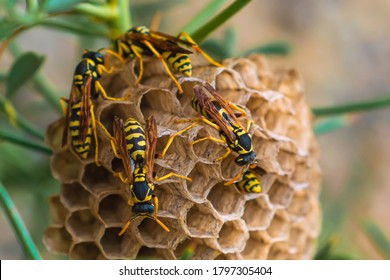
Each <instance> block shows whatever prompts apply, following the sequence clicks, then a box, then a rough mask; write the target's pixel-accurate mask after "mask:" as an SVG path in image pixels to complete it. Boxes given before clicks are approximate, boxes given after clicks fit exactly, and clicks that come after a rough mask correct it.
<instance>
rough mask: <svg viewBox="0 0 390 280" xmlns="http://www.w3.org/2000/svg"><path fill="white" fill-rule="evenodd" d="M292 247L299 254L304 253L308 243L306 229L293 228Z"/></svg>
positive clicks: (291, 231)
mask: <svg viewBox="0 0 390 280" xmlns="http://www.w3.org/2000/svg"><path fill="white" fill-rule="evenodd" d="M289 242H290V247H291V248H295V250H296V251H298V252H303V251H304V249H305V246H306V243H307V235H306V232H305V230H304V229H302V228H300V227H299V226H292V227H291V229H290V240H289Z"/></svg>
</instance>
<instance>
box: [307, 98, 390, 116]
mask: <svg viewBox="0 0 390 280" xmlns="http://www.w3.org/2000/svg"><path fill="white" fill-rule="evenodd" d="M387 106H390V97H388V96H387V97H382V98H378V99H373V100H367V101H364V102H356V103H350V104H344V105H339V106H334V107H323V108H313V109H312V111H313V114H314V115H315V116H316V117H324V116H329V115H336V114H345V113H350V112H360V111H367V110H373V109H379V108H383V107H387Z"/></svg>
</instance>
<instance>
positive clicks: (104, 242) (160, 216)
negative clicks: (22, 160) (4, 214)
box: [44, 33, 321, 259]
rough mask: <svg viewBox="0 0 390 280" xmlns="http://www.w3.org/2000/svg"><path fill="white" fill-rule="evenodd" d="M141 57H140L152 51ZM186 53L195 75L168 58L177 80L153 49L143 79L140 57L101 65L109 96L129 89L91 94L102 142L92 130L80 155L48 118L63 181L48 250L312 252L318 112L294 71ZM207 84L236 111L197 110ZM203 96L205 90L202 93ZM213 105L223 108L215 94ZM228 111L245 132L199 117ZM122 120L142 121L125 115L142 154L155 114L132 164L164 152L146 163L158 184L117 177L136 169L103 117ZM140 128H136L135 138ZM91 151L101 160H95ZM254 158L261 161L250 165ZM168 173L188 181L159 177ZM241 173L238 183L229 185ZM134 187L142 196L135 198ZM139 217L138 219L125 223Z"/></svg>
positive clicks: (86, 253) (236, 255)
mask: <svg viewBox="0 0 390 280" xmlns="http://www.w3.org/2000/svg"><path fill="white" fill-rule="evenodd" d="M151 34H152V33H151ZM137 38H138V37H136V36H134V37H132V39H137ZM125 39H126V38H124V37H123V40H125ZM129 44H131V42H129V41H124V42H123V44H122V45H123V46H122V47H123V54H126V53H128V52H127V46H128V45H129ZM140 54H141V55H143V57H145V54H146V52H140ZM189 56H190V58H191V65H192V77H186V76H185V75H184V74H182V73H180V71H176V70H175V69H173V68H172V67H171V66H172V65H170V64H168V66H169V67H171V68H170V69H171V72H172V73H173V74H174V77H175V78H177V81H176V80H175V79H173V78H172V77H171V76H169V75H168V74H167V71H166V69H165V68H164V65H163V64H162V63H161V61H160V60H159V59H157V58H155V57H154V58H153V57H152V58H150V59H145V60H144V64H143V66H144V67H143V73H142V75H140V72H139V67H140V66H139V61H138V60H137V59H136V58H134V59H128V60H126V61H125V63H126V64H125V65H123V67H122V66H121V64H118V65H117V64H115V67H116V68H114V71H113V72H112V73H103V75H102V79H101V86H102V88H104V89H105V91H106V92H107V93H108V95H115V96H116V97H122V96H125V95H126V94H128V93H131V94H130V96H129V97H128V98H127V99H126V100H107V99H99V102H95V101H93V102H94V103H93V104H94V107H93V111H94V116H95V119H96V123H97V127H98V129H97V130H96V131H97V133H96V136H97V143H98V149H95V148H94V147H95V139H94V134H93V133H92V136H91V137H92V138H91V148H90V149H89V153H88V156H87V157H86V158H85V159H82V158H80V157H78V156H77V154H76V153H75V152H74V151H73V150H72V149H71V147H70V146H69V142H68V143H67V145H64V146H63V147H62V145H61V141H60V139H61V137H62V131H63V127H64V119H63V118H61V119H59V120H57V121H55V122H54V123H53V124H51V125H50V126H49V128H48V130H47V134H46V142H47V144H48V145H49V146H50V147H51V148H52V150H53V156H52V161H51V163H52V165H51V168H52V172H53V176H54V177H55V178H57V179H58V180H59V181H60V182H61V193H60V194H59V195H58V196H55V197H53V198H52V199H51V200H50V209H51V213H52V215H53V223H52V225H51V226H50V228H49V229H48V230H47V231H46V233H45V237H44V243H45V245H46V246H47V247H48V249H50V250H51V251H54V252H58V253H65V254H68V255H69V256H70V258H72V259H136V258H149V259H150V258H152V259H178V258H180V257H181V255H182V254H183V252H185V251H188V249H189V248H191V250H192V255H191V257H192V258H193V259H310V258H312V256H313V252H314V248H315V240H316V238H317V236H318V233H319V226H320V210H319V202H318V195H319V188H320V178H321V176H320V169H319V165H318V148H317V144H316V141H315V138H314V136H313V132H312V119H311V110H310V108H309V106H308V105H307V103H306V102H305V99H304V95H303V83H302V80H301V79H300V77H299V75H298V73H297V72H296V71H295V70H290V69H287V70H278V71H273V70H272V69H271V68H270V67H269V66H268V63H267V61H266V60H265V59H264V57H262V56H259V55H253V56H250V57H248V58H237V59H227V60H225V61H223V62H222V63H223V66H224V68H218V67H216V66H214V65H210V64H208V62H207V61H206V60H205V59H203V58H201V59H198V58H199V56H198V55H196V54H190V55H189ZM172 73H171V74H172ZM137 79H138V80H139V83H138V84H137V85H135V83H134V82H135V81H136V80H137ZM176 82H178V83H179V84H180V86H181V88H182V91H183V93H182V94H180V93H179V91H180V90H178V87H177V83H176ZM204 82H207V83H209V84H210V85H211V87H212V88H213V89H214V90H215V91H216V92H217V93H218V94H219V96H220V97H221V98H222V99H223V100H226V101H228V103H229V104H230V105H228V106H229V107H230V109H229V108H227V107H226V106H225V105H224V106H225V107H224V106H220V107H219V109H218V108H217V109H216V110H214V109H213V110H211V109H209V112H208V113H209V114H208V116H207V115H203V113H202V108H199V111H198V110H195V109H194V107H195V108H196V107H197V106H199V104H201V103H202V102H203V103H202V104H203V105H204V104H206V103H207V101H206V103H205V101H204V100H200V101H199V102H198V101H196V102H193V104H191V100H192V99H193V98H194V96H195V91H198V92H203V93H204V95H207V96H209V95H210V93H212V89H210V88H208V87H207V86H205V85H204ZM195 86H198V87H197V89H196V90H195V91H194V87H195ZM204 95H202V93H200V94H198V96H199V97H200V98H203V97H204ZM207 98H209V97H207ZM210 100H212V99H210ZM211 102H214V103H213V104H221V101H219V100H217V98H214V100H212V101H211ZM233 105H235V106H233ZM193 106H194V107H193ZM214 107H215V106H214ZM240 108H241V109H242V111H244V112H242V111H240ZM229 110H231V111H232V112H233V114H234V115H236V116H237V119H238V121H239V123H241V124H243V125H242V126H240V127H242V129H243V131H242V133H241V132H240V133H238V132H237V133H236V135H238V137H236V136H235V135H234V133H232V129H230V128H229V127H228V128H226V127H225V128H224V129H225V130H222V129H221V126H223V123H224V120H223V119H222V120H221V119H220V120H219V122H216V121H214V122H211V124H208V123H207V122H204V121H200V118H201V116H203V117H204V118H205V119H209V118H210V117H211V114H214V115H218V114H220V115H223V114H225V115H223V117H226V118H227V119H229V118H231V116H228V115H229V114H231V113H229ZM245 112H246V114H244V113H245ZM115 116H117V117H119V118H121V119H122V120H123V123H125V122H126V120H128V119H129V118H132V119H134V120H136V121H137V123H135V122H132V123H130V122H129V123H128V125H127V126H126V127H128V131H130V130H131V131H132V133H133V134H132V136H129V135H126V136H128V137H127V138H126V137H125V136H124V138H125V140H123V141H124V142H125V143H127V144H128V145H133V146H129V148H128V151H131V153H130V155H131V157H134V158H135V159H136V158H137V154H136V153H137V152H138V151H140V150H141V149H140V148H136V149H135V148H134V149H132V147H147V146H148V145H150V143H153V141H152V140H151V137H152V138H153V133H151V130H150V129H147V124H148V120H149V119H150V117H151V116H153V117H154V119H155V122H156V131H157V132H156V145H155V152H153V154H150V153H148V150H147V149H146V152H145V155H144V154H140V155H139V156H138V159H136V160H130V163H129V166H130V170H132V169H135V168H137V167H140V165H141V163H140V162H142V164H143V162H144V159H145V161H147V159H149V161H150V160H151V159H152V158H153V159H154V154H159V155H160V154H163V156H162V157H160V158H158V159H156V160H155V162H154V164H153V167H152V169H153V170H151V171H152V172H153V173H154V172H155V173H156V174H157V176H158V178H160V179H161V178H162V179H161V180H157V179H155V180H153V179H151V178H152V177H153V178H154V175H152V174H151V173H150V174H149V176H146V175H147V174H146V173H147V172H146V171H145V172H141V173H142V174H141V175H140V177H139V178H137V183H138V182H140V181H141V179H142V180H143V181H144V182H147V183H150V184H152V183H153V184H154V185H153V188H152V187H148V186H147V185H146V186H145V187H143V188H141V187H137V188H135V189H134V184H135V183H136V182H135V181H136V179H135V178H133V176H135V175H132V176H131V178H132V181H130V182H125V183H124V182H122V181H121V179H120V176H114V175H113V174H114V173H115V174H116V175H118V174H122V175H123V176H122V179H127V177H129V175H126V174H131V172H130V173H129V171H126V170H125V169H124V168H123V164H122V161H121V160H118V157H120V156H121V155H123V153H124V152H123V151H119V150H118V151H117V152H118V153H117V154H116V155H115V154H114V153H113V151H112V149H113V148H112V146H113V145H112V143H111V141H110V139H109V137H108V136H107V135H105V134H104V133H103V129H102V127H100V126H99V124H98V123H99V122H100V123H101V124H103V126H104V127H106V128H107V130H108V131H109V132H110V133H111V132H112V131H113V129H112V126H113V120H114V119H115ZM189 120H190V121H189ZM235 123H236V121H235ZM249 123H251V126H250V129H247V126H246V124H249ZM189 126H190V127H189ZM140 127H142V129H143V131H141V129H140ZM188 127H189V128H188ZM181 130H184V131H183V132H182V133H179V134H177V133H178V132H179V131H181ZM138 132H139V133H141V134H139V135H138V134H137V135H136V133H138ZM143 133H144V134H145V139H144V138H143V137H144V136H143ZM176 134H177V135H176ZM222 134H223V135H224V139H225V140H224V139H223V137H221V135H222ZM88 135H89V134H88ZM172 135H176V137H174V138H171V136H172ZM229 137H230V138H231V139H232V142H234V141H236V140H237V145H236V146H237V147H239V148H237V149H236V150H233V149H232V148H231V151H230V153H227V150H228V149H227V147H228V144H227V141H229ZM69 138H70V137H69ZM171 139H173V140H172V141H171V143H170V147H169V148H168V149H167V150H166V151H165V152H164V153H162V152H163V149H164V147H166V146H167V143H168V142H169V141H170V140H171ZM248 139H249V140H250V141H249V140H248ZM144 140H145V141H144ZM95 150H98V160H99V163H100V164H101V166H97V165H96V163H95V159H94V156H95ZM225 154H226V156H224V155H225ZM218 158H221V160H216V159H218ZM141 159H142V160H141ZM132 162H133V166H132V165H131V164H132ZM254 163H255V165H256V167H255V168H253V169H252V168H249V166H250V165H254ZM244 171H246V172H245V173H243V172H244ZM171 172H172V173H176V174H177V175H182V176H187V177H189V178H191V179H192V181H191V182H190V181H189V180H185V179H183V178H182V177H176V176H169V177H164V176H165V175H169V174H171ZM240 174H241V176H238V175H240ZM242 174H243V175H242ZM144 175H145V176H144ZM236 176H237V177H240V180H241V181H239V182H234V181H233V182H232V183H231V185H228V186H224V184H225V183H226V182H228V181H229V180H232V178H235V177H236ZM141 177H142V178H141ZM156 178H157V177H156ZM124 181H125V180H124ZM151 181H154V182H151ZM131 184H133V188H132V190H130V186H131ZM148 190H149V191H153V193H148ZM131 191H137V192H139V193H138V194H137V195H139V197H138V198H137V200H136V199H133V198H132V194H131ZM146 194H148V195H150V199H149V198H147V197H146V196H145V195H146ZM129 198H130V200H129ZM153 198H155V200H154V199H153ZM157 198H158V203H157ZM128 201H130V202H131V205H128ZM155 211H157V212H156V216H155ZM135 218H137V221H136V222H134V224H132V226H129V227H128V228H126V230H122V231H121V229H122V228H123V227H124V225H125V224H126V223H128V222H129V221H131V223H132V221H133V220H134V219H135ZM142 219H143V221H142V222H140V220H142ZM157 223H158V224H159V225H160V226H158V225H157ZM127 225H128V224H127ZM168 229H169V230H170V232H168ZM164 230H165V231H164ZM120 231H121V232H120ZM119 232H120V233H121V236H118V233H119Z"/></svg>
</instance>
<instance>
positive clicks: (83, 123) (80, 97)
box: [60, 49, 127, 165]
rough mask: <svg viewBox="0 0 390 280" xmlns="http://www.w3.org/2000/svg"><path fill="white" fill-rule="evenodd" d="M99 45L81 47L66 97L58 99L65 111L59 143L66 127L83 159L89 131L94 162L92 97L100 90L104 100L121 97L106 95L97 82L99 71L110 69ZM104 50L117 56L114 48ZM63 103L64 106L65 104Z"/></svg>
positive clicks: (106, 71) (96, 154)
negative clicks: (95, 50)
mask: <svg viewBox="0 0 390 280" xmlns="http://www.w3.org/2000/svg"><path fill="white" fill-rule="evenodd" d="M103 50H104V49H101V50H99V51H97V52H94V51H88V50H84V52H83V55H82V59H81V61H80V62H79V63H78V64H77V66H76V69H75V72H74V76H73V82H72V88H71V91H70V97H69V99H67V98H64V97H61V98H60V103H61V107H62V110H63V112H64V114H65V127H64V132H63V135H62V146H64V145H65V144H66V143H67V140H68V130H69V131H70V134H71V138H72V140H71V145H72V147H73V149H74V150H75V152H76V153H77V154H78V155H79V156H80V157H81V158H82V159H86V158H87V156H88V152H89V150H90V146H91V140H92V135H93V137H94V141H95V162H96V164H97V165H100V164H99V161H98V141H97V133H96V123H97V121H96V118H95V114H94V110H93V102H92V100H96V99H97V98H98V97H99V94H101V95H102V96H103V97H104V98H105V99H107V100H113V101H118V100H125V99H126V98H127V96H125V97H122V98H114V97H109V96H107V93H106V91H105V90H104V88H103V87H102V85H101V83H100V82H99V79H100V77H101V76H102V75H103V73H110V72H111V71H112V69H108V68H107V66H106V64H107V55H103V54H102V53H101V51H103ZM105 51H106V52H107V53H108V54H112V55H114V56H115V57H117V58H118V59H121V60H122V58H121V57H119V56H118V55H117V54H116V53H115V52H113V51H111V50H108V49H105ZM64 103H67V109H66V108H65V104H64Z"/></svg>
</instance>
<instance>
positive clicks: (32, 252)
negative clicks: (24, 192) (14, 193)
mask: <svg viewBox="0 0 390 280" xmlns="http://www.w3.org/2000/svg"><path fill="white" fill-rule="evenodd" d="M0 204H1V206H2V207H3V208H4V212H5V214H6V215H7V217H8V219H9V221H10V222H11V225H12V228H13V229H14V231H15V233H16V235H17V237H18V239H19V241H20V243H21V245H22V247H23V251H24V253H25V255H26V257H27V258H29V259H32V260H40V259H42V258H41V256H40V254H39V251H38V249H37V247H36V246H35V244H34V242H33V240H32V238H31V236H30V234H29V232H28V230H27V228H26V226H25V224H24V222H23V220H22V218H21V217H20V214H19V212H18V210H17V209H16V206H15V204H14V203H13V201H12V199H11V197H10V196H9V194H8V192H7V190H6V189H5V187H4V186H3V184H2V183H1V182H0Z"/></svg>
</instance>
